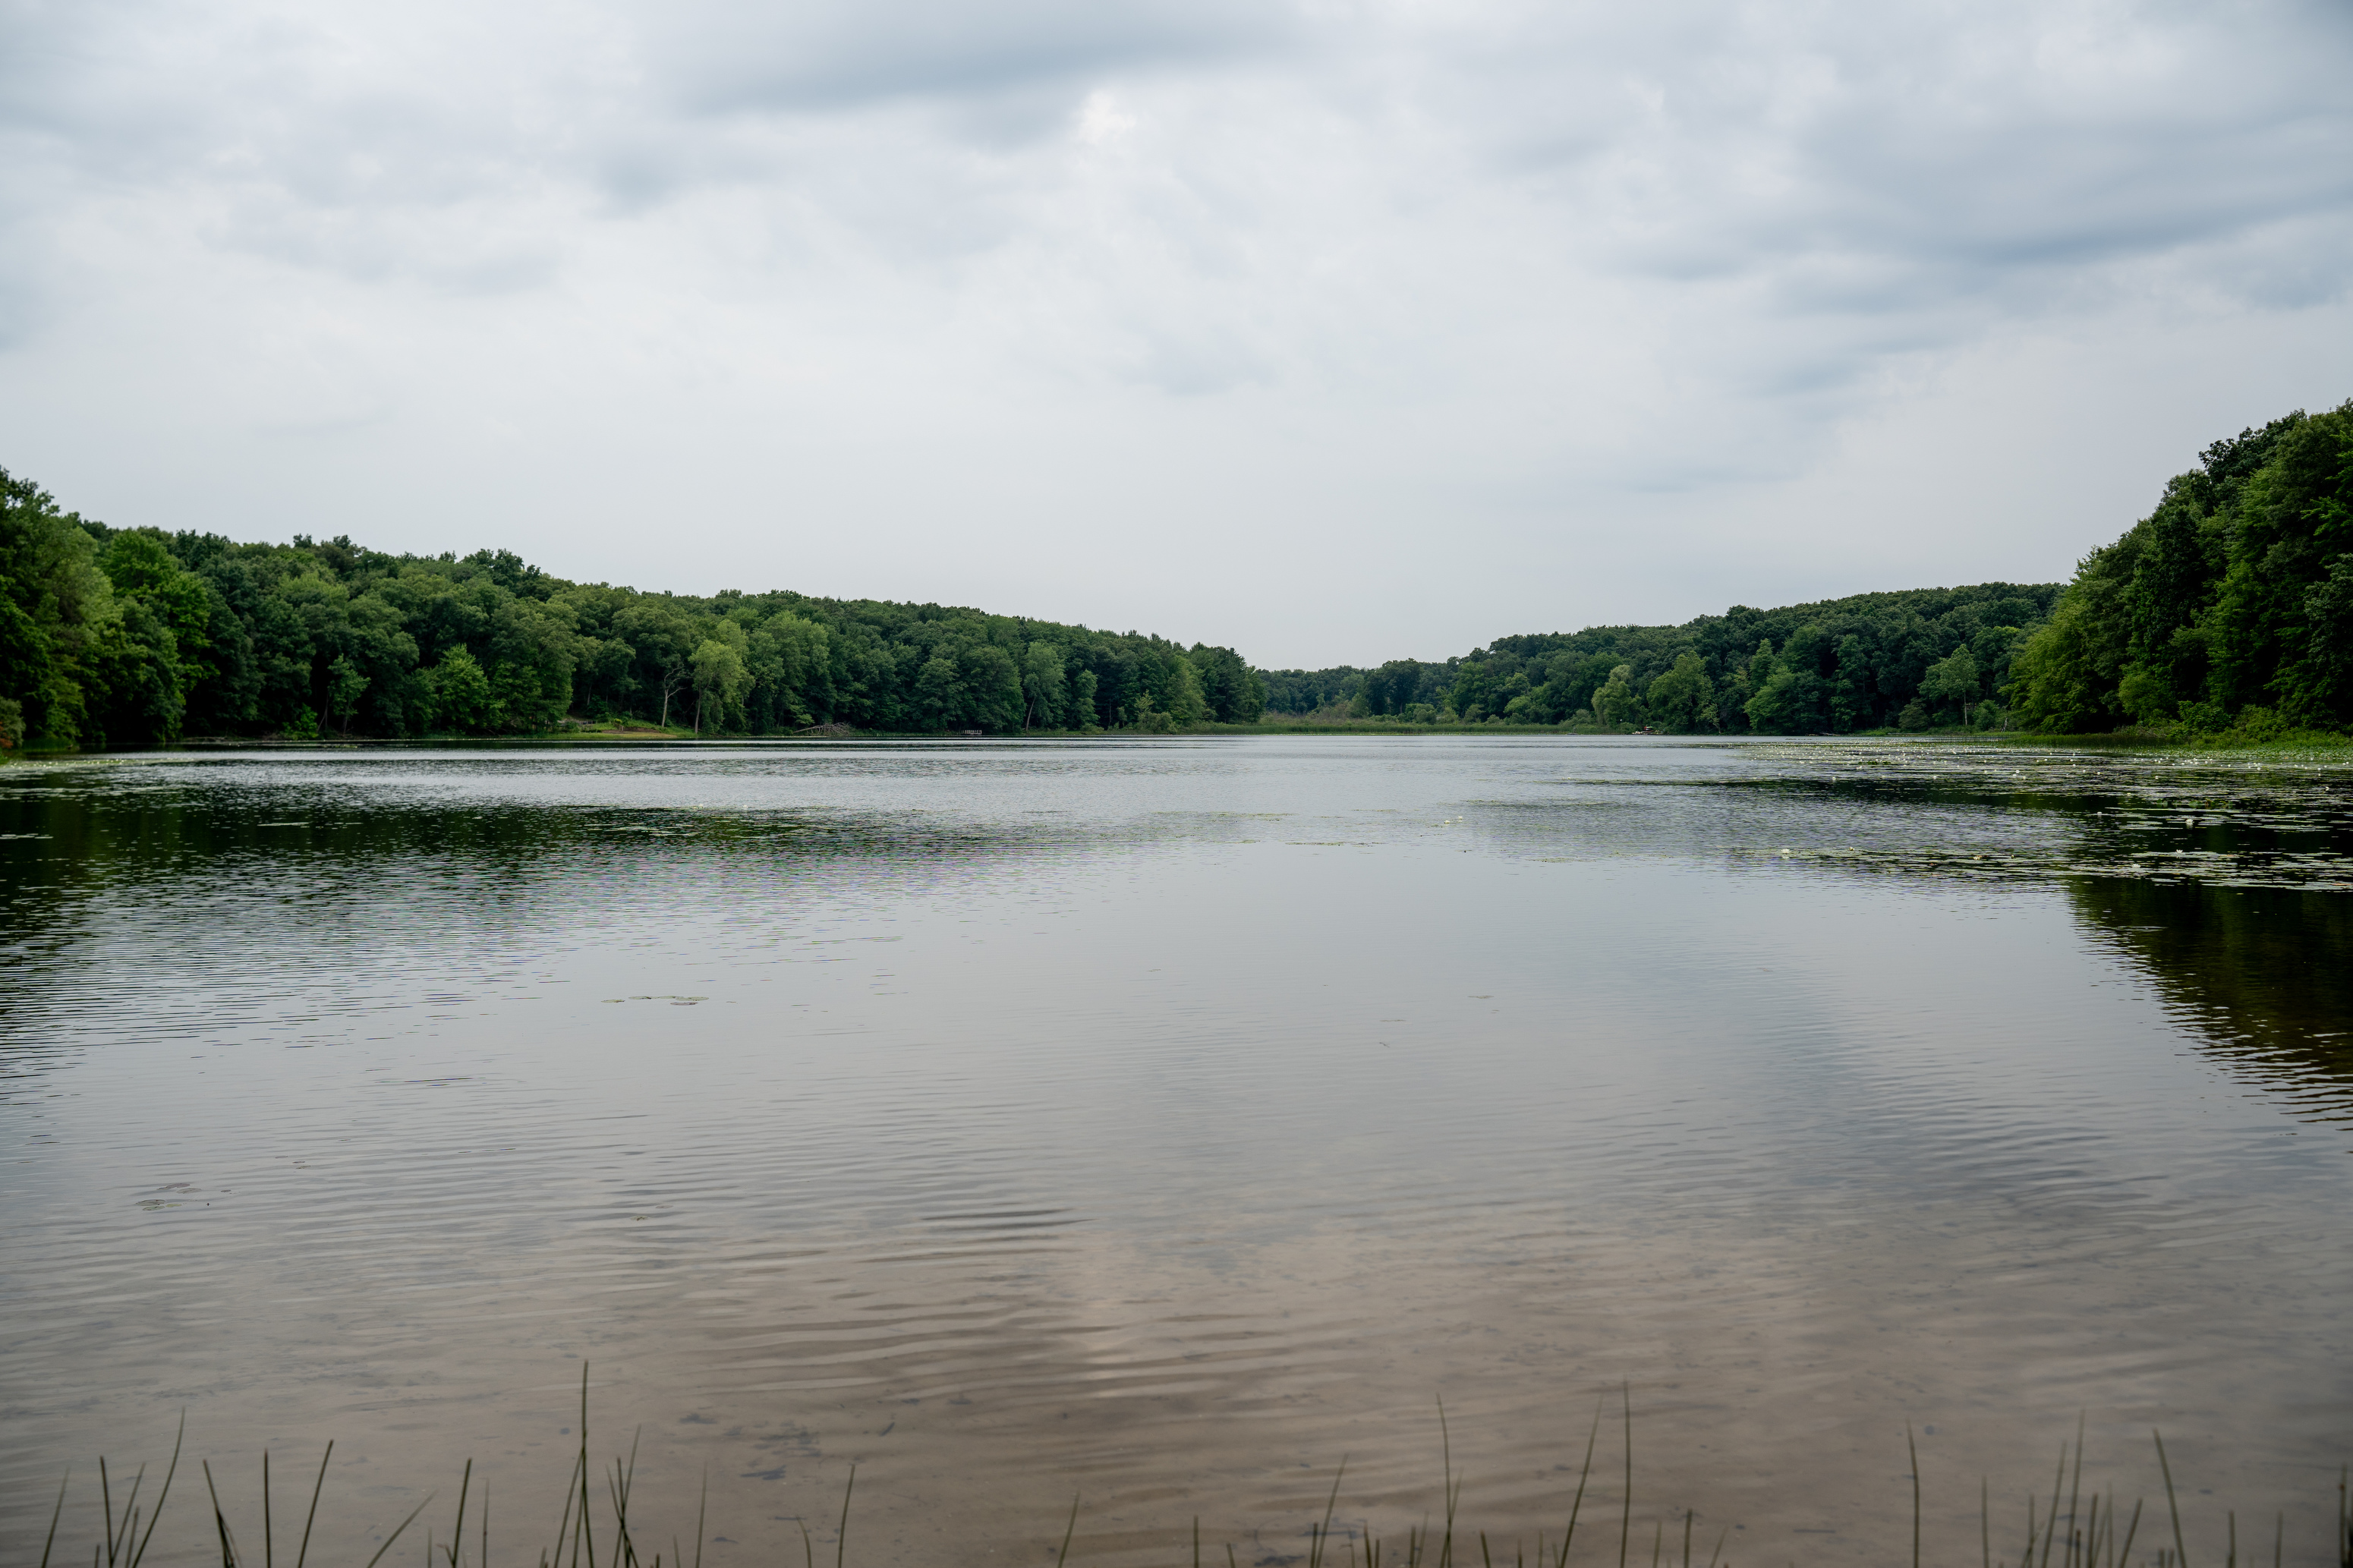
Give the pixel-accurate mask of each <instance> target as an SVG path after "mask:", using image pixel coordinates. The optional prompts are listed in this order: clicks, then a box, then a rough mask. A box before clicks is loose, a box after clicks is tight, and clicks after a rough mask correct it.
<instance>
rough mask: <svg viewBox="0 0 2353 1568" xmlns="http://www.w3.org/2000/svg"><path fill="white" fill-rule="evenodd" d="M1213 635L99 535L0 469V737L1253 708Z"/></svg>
mask: <svg viewBox="0 0 2353 1568" xmlns="http://www.w3.org/2000/svg"><path fill="white" fill-rule="evenodd" d="M1262 702H1263V696H1262V693H1261V688H1260V685H1259V681H1258V677H1257V675H1256V673H1255V672H1254V671H1252V670H1251V669H1250V667H1249V666H1248V665H1246V664H1244V663H1243V661H1242V660H1241V658H1240V656H1238V655H1237V654H1236V653H1235V652H1234V651H1233V650H1232V649H1231V648H1223V647H1204V646H1201V645H1198V644H1196V645H1195V646H1193V647H1189V648H1187V647H1180V646H1178V645H1177V644H1176V643H1173V642H1168V641H1166V640H1164V639H1162V638H1160V637H1145V636H1141V635H1138V634H1137V633H1134V632H1128V633H1124V634H1119V633H1111V632H1099V631H1091V630H1089V629H1088V628H1086V627H1084V626H1060V625H1056V624H1054V623H1051V622H1046V621H1033V620H1025V619H1022V618H1019V617H1018V616H993V615H985V614H983V613H981V612H980V611H977V610H967V609H944V608H942V607H941V606H939V605H899V604H878V603H875V602H873V601H871V600H839V599H812V598H806V597H804V596H802V595H798V594H790V593H770V594H743V593H735V592H727V593H722V594H717V595H712V596H711V597H709V598H690V597H685V596H682V595H670V594H640V593H638V592H636V591H635V590H633V589H629V588H614V587H607V585H605V584H601V583H596V584H579V583H569V582H566V581H565V580H564V579H562V578H560V577H553V576H550V575H548V574H545V573H543V572H542V571H541V570H539V569H538V568H537V567H535V566H530V565H526V564H525V563H523V562H522V560H520V559H519V558H517V557H516V556H515V555H513V554H512V553H510V552H505V551H482V552H478V553H476V554H473V555H470V556H468V557H466V558H465V559H463V560H459V559H457V558H455V557H454V556H449V555H444V556H440V557H438V558H432V559H427V558H422V557H418V556H414V555H386V554H383V553H380V552H375V551H372V550H367V549H364V548H362V547H361V546H359V545H356V544H353V542H351V541H350V540H349V539H333V540H328V541H325V542H314V541H312V540H311V539H308V538H303V537H299V536H298V537H297V538H296V539H295V541H294V542H293V543H291V544H238V543H234V542H230V541H229V540H227V539H224V538H221V537H219V536H218V535H216V534H198V533H174V534H166V533H164V532H162V531H157V530H154V529H137V528H134V529H115V528H109V527H107V526H106V525H104V524H102V523H97V522H91V521H86V520H85V519H83V518H80V517H79V516H76V515H74V514H72V513H70V512H65V511H60V510H58V507H57V505H56V503H55V502H54V501H53V500H51V499H50V498H49V496H48V495H47V494H46V493H44V492H43V491H42V490H40V489H38V488H37V487H36V486H34V485H32V484H30V483H28V482H26V481H25V480H23V479H15V478H12V477H10V476H9V475H7V474H6V472H5V470H0V743H5V744H9V745H16V744H22V743H25V742H33V743H36V744H40V745H47V746H73V745H95V744H101V743H103V744H112V745H142V744H151V743H153V742H161V741H170V740H174V739H178V738H182V737H185V736H195V735H220V736H236V735H247V736H258V735H282V736H289V737H303V738H307V737H311V736H318V735H328V734H332V735H371V736H404V735H422V734H427V733H438V734H447V733H459V734H497V733H523V732H537V731H548V730H553V729H555V728H558V727H560V726H561V725H563V724H564V723H565V721H567V720H603V719H615V718H635V719H640V720H645V721H651V722H654V723H657V724H667V725H675V726H683V727H691V728H692V729H693V730H695V731H697V732H698V733H702V734H774V733H778V732H786V731H796V730H801V729H806V728H808V727H811V726H815V725H822V724H829V723H846V724H849V725H852V726H855V727H858V728H860V729H876V730H888V731H933V732H937V731H964V730H978V731H990V732H1006V731H1019V730H1024V729H1030V730H1041V729H1042V730H1093V729H1132V730H1143V731H1164V730H1171V729H1179V728H1185V727H1188V726H1190V725H1193V724H1196V723H1199V722H1202V721H1224V722H1238V723H1250V722H1252V721H1256V720H1257V719H1258V717H1259V713H1260V710H1261V705H1262Z"/></svg>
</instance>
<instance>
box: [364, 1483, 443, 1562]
mask: <svg viewBox="0 0 2353 1568" xmlns="http://www.w3.org/2000/svg"><path fill="white" fill-rule="evenodd" d="M432 1502H433V1494H432V1493H431V1492H427V1493H426V1494H425V1500H424V1501H423V1502H421V1503H418V1504H417V1506H416V1507H415V1508H413V1509H410V1510H408V1517H407V1518H406V1519H404V1520H402V1521H400V1522H399V1524H397V1525H396V1526H395V1527H394V1528H393V1531H392V1533H391V1534H390V1535H387V1536H385V1538H384V1544H383V1545H382V1546H379V1547H377V1548H376V1549H375V1556H373V1557H371V1558H369V1559H368V1560H367V1568H375V1565H376V1564H377V1563H381V1562H383V1561H384V1554H385V1552H389V1551H391V1550H392V1543H393V1542H396V1541H397V1540H399V1539H400V1533H401V1531H404V1530H406V1529H407V1528H408V1527H409V1526H410V1525H412V1524H415V1523H416V1522H417V1515H418V1514H420V1513H423V1512H424V1511H425V1510H426V1509H427V1508H428V1507H430V1506H431V1505H432Z"/></svg>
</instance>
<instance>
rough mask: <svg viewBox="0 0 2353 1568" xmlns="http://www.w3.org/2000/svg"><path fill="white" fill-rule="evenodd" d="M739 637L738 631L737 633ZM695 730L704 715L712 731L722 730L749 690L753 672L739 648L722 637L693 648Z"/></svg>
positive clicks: (712, 638) (700, 728) (698, 728)
mask: <svg viewBox="0 0 2353 1568" xmlns="http://www.w3.org/2000/svg"><path fill="white" fill-rule="evenodd" d="M737 635H738V636H739V637H740V636H741V635H742V634H741V633H738V634H737ZM691 662H692V665H693V669H694V732H695V733H696V734H698V735H700V734H702V724H703V720H704V718H705V717H706V715H707V716H708V717H709V718H710V719H711V721H712V729H713V730H714V731H718V730H723V729H724V728H725V727H726V725H727V721H728V718H729V716H730V715H731V714H733V712H734V711H735V710H736V709H737V708H739V707H740V706H741V705H742V703H743V700H744V697H745V695H746V694H747V693H749V692H750V690H751V689H752V672H751V670H750V669H748V668H745V666H744V655H743V652H742V650H741V649H740V648H739V647H737V646H736V644H735V642H734V641H733V640H731V639H729V638H727V637H706V638H704V639H703V640H702V643H701V644H699V645H698V646H697V647H695V650H694V655H693V658H692V661H691Z"/></svg>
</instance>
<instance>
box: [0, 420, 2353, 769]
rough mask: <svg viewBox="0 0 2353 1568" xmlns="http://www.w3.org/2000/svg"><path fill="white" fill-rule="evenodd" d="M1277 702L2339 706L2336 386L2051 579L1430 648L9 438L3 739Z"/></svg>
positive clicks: (1951, 718) (1029, 720)
mask: <svg viewBox="0 0 2353 1568" xmlns="http://www.w3.org/2000/svg"><path fill="white" fill-rule="evenodd" d="M1262 713H1264V714H1266V715H1268V716H1272V717H1289V718H1294V719H1301V718H1310V719H1315V720H1321V721H1356V722H1373V723H1399V724H1415V723H1419V724H1439V723H1446V724H1480V723H1491V722H1492V723H1514V724H1545V725H1561V726H1566V727H1568V728H1572V729H1579V730H1586V729H1590V730H1606V731H1624V730H1631V729H1654V730H1662V731H1671V732H1676V733H1696V732H1715V733H1743V732H1748V733H1759V734H1789V733H1803V732H1821V731H1828V732H1834V733H1838V732H1848V731H1861V730H1877V729H1888V728H1894V729H1905V730H1924V729H1929V728H1933V727H1942V726H1953V725H1967V726H1970V727H1973V728H1979V729H1990V728H1993V727H1996V726H2007V725H2022V726H2031V727H2035V728H2039V729H2042V730H2045V731H2056V732H2084V731H2107V730H2114V729H2117V728H2120V727H2138V728H2143V729H2152V730H2157V731H2168V730H2170V731H2183V732H2189V733H2212V732H2217V731H2223V730H2230V729H2235V730H2238V731H2244V732H2246V733H2248V734H2251V735H2255V736H2258V737H2260V736H2262V735H2265V734H2271V733H2276V732H2282V731H2286V730H2288V729H2291V728H2295V727H2307V728H2327V729H2338V730H2341V729H2347V728H2353V403H2348V404H2347V405H2344V406H2343V407H2340V408H2337V409H2336V410H2334V411H2332V412H2329V413H2326V414H2320V415H2306V414H2303V413H2296V414H2291V415H2289V416H2286V417H2284V418H2281V419H2275V420H2274V421H2273V422H2272V423H2270V424H2269V425H2266V426H2263V428H2262V429H2261V430H2254V429H2249V430H2246V431H2243V432H2242V433H2241V434H2240V435H2239V436H2238V437H2236V438H2234V439H2229V440H2222V441H2217V442H2216V443H2214V444H2213V445H2212V446H2211V447H2208V448H2207V449H2206V451H2205V452H2204V454H2203V455H2202V458H2201V460H2200V466H2199V467H2198V468H2195V469H2193V470H2191V471H2190V472H2189V473H2186V474H2182V475H2180V476H2179V477H2178V478H2176V479H2172V480H2171V481H2170V482H2168V484H2167V486H2166V487H2165V490H2164V493H2163V495H2162V496H2161V497H2160V498H2159V500H2158V506H2157V509H2156V510H2154V511H2153V512H2151V513H2150V514H2149V516H2148V517H2147V518H2145V519H2143V520H2142V521H2140V522H2139V523H2137V524H2136V525H2135V526H2134V527H2133V528H2132V529H2131V530H2130V531H2128V532H2126V535H2125V536H2124V537H2123V538H2122V539H2120V540H2118V541H2117V542H2116V543H2114V544H2111V545H2108V546H2106V547H2105V548H2103V549H2100V550H2096V551H2094V552H2092V553H2091V554H2090V555H2089V556H2087V557H2085V558H2084V561H2083V563H2081V565H2080V566H2079V567H2078V569H2077V571H2076V574H2075V577H2074V580H2073V583H2071V584H2066V585H2065V586H2064V587H2062V585H2060V584H2011V583H1986V584H1978V585H1977V586H1974V587H1963V588H1922V589H1914V590H1909V591H1905V592H1898V593H1881V594H1860V595H1854V596H1852V597H1851V598H1844V599H1832V600H1826V601H1823V602H1821V603H1819V604H1809V605H1787V606H1784V607H1783V608H1780V609H1774V610H1756V609H1750V608H1748V607H1746V606H1745V605H1735V606H1734V607H1733V608H1731V609H1730V610H1727V611H1725V613H1724V614H1723V615H1721V616H1701V617H1699V618H1698V619H1696V620H1693V621H1688V622H1685V623H1684V624H1683V625H1682V626H1589V627H1587V628H1586V629H1585V630H1583V631H1578V632H1567V633H1562V632H1553V633H1542V634H1533V635H1527V636H1520V637H1498V638H1496V639H1495V640H1494V641H1493V643H1491V644H1490V645H1488V646H1487V647H1482V648H1474V649H1472V651H1471V652H1470V653H1468V654H1464V655H1461V656H1460V657H1458V658H1449V659H1446V660H1444V661H1442V662H1438V663H1430V662H1423V661H1419V660H1414V659H1392V660H1390V661H1389V662H1388V663H1386V664H1383V665H1381V666H1380V667H1379V668H1371V669H1366V668H1353V667H1339V668H1331V669H1321V670H1300V669H1286V670H1273V671H1264V670H1258V669H1253V668H1250V666H1249V665H1248V664H1246V663H1245V662H1244V661H1243V660H1242V658H1240V656H1239V655H1238V654H1236V653H1235V652H1234V650H1232V649H1231V648H1224V647H1207V646H1204V645H1202V644H1198V643H1197V644H1195V645H1193V646H1192V647H1183V646H1181V645H1179V644H1176V643H1173V642H1168V641H1166V640H1164V639H1162V638H1160V637H1146V636H1142V635H1139V634H1137V633H1134V632H1127V633H1124V634H1122V633H1112V632H1100V631H1092V630H1089V629H1088V628H1087V627H1085V626H1062V625H1058V624H1056V623H1052V622H1046V621H1032V620H1026V619H1022V618H1019V617H1016V616H995V615H987V614H984V613H982V612H980V611H978V610H970V609H944V608H942V607H941V606H939V605H902V604H887V603H879V602H876V601H872V600H863V599H861V600H840V599H814V598H808V597H805V596H803V595H799V594H793V593H784V592H776V593H768V594H758V595H750V594H743V593H738V592H734V591H729V592H725V593H721V594H717V595H712V596H711V597H709V598H694V597H689V596H684V595H670V594H640V593H638V592H637V591H636V590H634V589H630V588H615V587H609V586H607V585H606V584H601V583H596V584H578V583H571V582H566V581H565V580H564V579H562V578H559V577H553V576H550V575H548V574H545V573H543V572H542V571H541V570H540V569H538V568H537V567H534V566H530V565H527V564H525V563H523V562H522V560H520V559H519V558H517V557H516V556H514V555H513V554H512V553H510V552H505V551H481V552H477V553H475V554H473V555H470V556H467V557H466V558H464V559H463V560H459V559H458V558H456V557H455V556H452V555H443V556H438V557H435V558H430V559H427V558H424V557H419V556H415V555H397V556H396V555H387V554H384V553H381V552H375V551H371V550H367V549H364V548H362V547H361V546H359V545H356V544H353V542H351V541H350V540H349V539H346V538H338V539H333V540H329V541H326V542H314V541H312V540H311V539H309V538H305V537H300V536H298V537H297V538H296V539H295V541H294V542H292V543H291V544H238V543H235V542H231V541H229V540H227V539H224V538H221V537H220V536H218V535H216V534H197V533H185V532H184V533H170V534H167V533H164V532H163V531H159V530H155V529H143V528H142V529H115V528H110V527H107V526H106V525H104V524H102V523H98V522H92V521H87V520H85V519H83V518H81V517H79V516H77V515H75V514H73V513H70V512H65V511H61V510H58V507H57V505H56V503H55V502H54V501H53V500H51V499H50V498H49V497H48V496H47V494H46V493H44V492H43V491H41V490H40V489H37V487H35V486H34V485H32V484H30V483H27V482H26V481H25V480H22V479H15V478H11V477H10V476H9V475H8V474H7V473H6V472H5V470H0V744H5V745H11V746H13V745H19V744H23V743H25V742H28V741H29V742H35V743H37V744H44V745H51V746H72V745H77V744H101V743H102V744H115V745H125V744H149V743H153V742H160V741H170V740H174V739H178V738H182V737H185V736H191V735H221V736H237V735H247V736H254V735H281V736H290V737H311V736H319V735H328V734H332V735H346V736H350V735H371V736H411V735H423V734H428V733H432V734H448V733H460V734H495V733H528V732H538V731H548V730H552V729H555V728H558V727H560V726H562V725H563V724H565V722H567V721H607V720H621V719H633V720H638V721H647V722H651V723H654V724H659V725H665V726H680V727H684V728H689V729H691V730H692V731H695V732H697V733H701V734H776V733H785V732H791V731H799V730H806V729H809V728H812V727H817V726H822V725H828V724H848V725H850V726H853V727H856V728H860V729H874V730H884V731H916V732H923V731H929V732H938V731H987V732H990V733H1005V732H1012V731H1022V730H1057V731H1088V730H1111V729H1124V730H1140V731H1169V730H1175V729H1183V728H1189V727H1191V726H1193V725H1196V724H1199V723H1204V722H1220V723H1241V724H1250V723H1256V722H1258V721H1260V719H1261V714H1262Z"/></svg>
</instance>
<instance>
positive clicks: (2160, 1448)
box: [2148, 1427, 2189, 1568]
mask: <svg viewBox="0 0 2353 1568" xmlns="http://www.w3.org/2000/svg"><path fill="white" fill-rule="evenodd" d="M2148 1435H2149V1436H2152V1437H2154V1438H2156V1439H2157V1468H2158V1470H2160V1471H2162V1472H2163V1473H2164V1476H2165V1506H2166V1507H2167V1509H2168V1510H2171V1512H2172V1514H2173V1562H2174V1568H2189V1553H2188V1552H2185V1551H2183V1550H2182V1546H2181V1505H2180V1503H2179V1502H2178V1501H2177V1500H2175V1498H2174V1495H2173V1467H2172V1466H2171V1465H2170V1464H2168V1463H2167V1462H2166V1458H2165V1434H2164V1433H2162V1432H2159V1431H2158V1430H2157V1429H2156V1428H2155V1427H2151V1428H2150V1429H2149V1434H2148Z"/></svg>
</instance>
